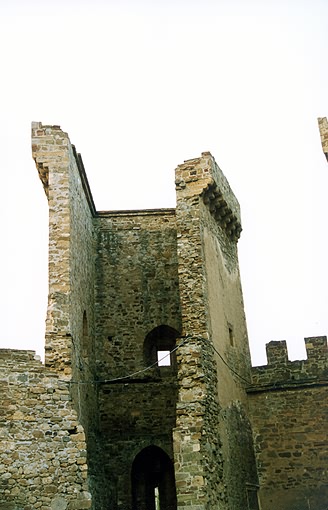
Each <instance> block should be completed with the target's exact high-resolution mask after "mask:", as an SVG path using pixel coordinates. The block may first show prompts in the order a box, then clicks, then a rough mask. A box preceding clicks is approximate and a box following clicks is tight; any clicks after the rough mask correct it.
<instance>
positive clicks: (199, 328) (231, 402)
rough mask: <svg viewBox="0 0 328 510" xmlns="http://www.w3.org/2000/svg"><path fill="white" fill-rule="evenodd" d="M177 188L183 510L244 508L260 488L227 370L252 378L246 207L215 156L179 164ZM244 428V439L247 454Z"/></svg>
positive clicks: (178, 442) (177, 437)
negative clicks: (243, 259) (251, 488)
mask: <svg viewBox="0 0 328 510" xmlns="http://www.w3.org/2000/svg"><path fill="white" fill-rule="evenodd" d="M176 190H177V208H176V216H177V238H178V257H179V288H180V299H181V309H182V324H183V331H182V334H183V338H186V339H187V341H186V343H185V345H183V346H182V348H181V349H179V351H178V353H177V358H178V381H179V400H178V404H177V424H176V428H175V430H174V448H175V472H176V481H177V493H178V508H179V509H184V508H186V509H187V508H188V510H189V509H190V508H192V509H197V510H203V509H204V510H205V509H206V510H207V509H208V510H210V509H211V510H212V509H213V508H220V509H222V510H223V509H228V508H229V509H230V508H234V510H244V509H245V507H246V505H247V500H246V498H247V495H246V484H247V483H253V484H254V483H255V484H256V483H257V476H256V469H255V458H254V450H253V444H252V435H251V428H250V424H249V421H248V419H247V413H246V412H245V409H244V407H245V403H246V394H245V390H244V389H243V387H242V385H241V382H240V380H239V379H238V378H236V377H235V376H234V375H232V372H231V371H230V370H229V369H228V367H227V363H229V364H231V366H232V368H233V365H234V366H235V369H236V370H237V369H238V371H239V372H240V374H241V375H242V376H243V377H244V378H245V380H246V381H247V378H248V379H249V370H250V356H249V350H248V344H247V333H246V324H245V317H244V315H243V312H242V311H241V310H240V309H241V303H242V294H241V286H240V281H239V271H238V257H237V248H236V242H237V239H238V237H239V234H240V232H241V224H240V211H239V204H238V202H237V200H236V198H235V197H234V195H233V193H232V191H231V189H230V187H229V185H228V183H227V181H226V179H225V177H224V176H223V174H222V172H221V170H220V169H219V167H218V166H217V164H216V163H215V161H214V158H213V157H212V156H211V154H210V153H203V154H202V156H201V157H200V158H196V159H193V160H188V161H186V162H185V163H184V164H182V165H179V167H178V168H177V170H176ZM229 326H230V327H231V331H230V332H229ZM232 330H233V332H232ZM232 333H233V336H234V337H235V342H236V343H235V347H234V348H233V346H232V345H231V343H232V338H231V336H232ZM216 351H217V352H219V353H220V355H221V356H222V358H223V361H222V359H221V358H220V357H219V356H218V355H217V352H216ZM238 429H240V430H243V433H244V441H243V444H242V448H240V444H241V443H240V439H241V438H240V437H238V432H237V430H238ZM241 450H243V451H241ZM237 459H238V461H237ZM241 460H242V462H243V464H241V462H240V461H241ZM234 462H235V463H234ZM232 463H233V464H232ZM230 466H231V467H230ZM234 481H235V482H236V483H234V484H232V482H234Z"/></svg>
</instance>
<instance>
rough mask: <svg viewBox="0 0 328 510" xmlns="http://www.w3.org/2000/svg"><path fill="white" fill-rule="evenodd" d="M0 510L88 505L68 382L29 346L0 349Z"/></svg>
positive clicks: (70, 509) (80, 433)
mask: <svg viewBox="0 0 328 510" xmlns="http://www.w3.org/2000/svg"><path fill="white" fill-rule="evenodd" d="M0 393H1V404H0V510H23V509H24V510H32V509H40V510H66V509H67V510H80V509H86V508H91V495H90V493H89V489H88V483H87V473H88V468H87V460H86V442H85V434H84V429H83V427H82V425H81V424H80V422H79V421H78V419H77V414H76V411H75V410H74V408H73V405H72V399H71V396H70V389H69V384H68V383H67V382H66V381H62V380H60V377H59V376H58V374H57V373H54V372H52V371H51V370H49V369H46V368H45V367H44V365H42V363H41V362H40V361H39V360H38V359H35V353H34V352H33V351H19V350H6V349H1V350H0Z"/></svg>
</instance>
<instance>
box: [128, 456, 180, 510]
mask: <svg viewBox="0 0 328 510" xmlns="http://www.w3.org/2000/svg"><path fill="white" fill-rule="evenodd" d="M131 481H132V508H133V510H177V499H176V490H175V478H174V468H173V463H172V461H171V459H170V457H169V456H168V455H167V454H166V453H165V452H164V451H163V450H162V449H161V448H158V447H157V446H147V448H144V449H143V450H141V452H139V453H138V455H137V456H136V457H135V459H134V461H133V464H132V471H131Z"/></svg>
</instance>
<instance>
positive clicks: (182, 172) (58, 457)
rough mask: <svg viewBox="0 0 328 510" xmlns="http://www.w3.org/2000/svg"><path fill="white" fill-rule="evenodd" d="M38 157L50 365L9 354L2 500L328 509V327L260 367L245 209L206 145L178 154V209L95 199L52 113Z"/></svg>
mask: <svg viewBox="0 0 328 510" xmlns="http://www.w3.org/2000/svg"><path fill="white" fill-rule="evenodd" d="M319 123H320V129H321V137H322V142H323V148H324V152H327V151H325V146H324V144H325V126H326V124H327V121H326V119H320V121H319ZM32 154H33V158H34V161H35V163H36V167H37V171H38V173H39V176H40V179H41V182H42V184H43V187H44V191H45V194H46V196H47V200H48V203H49V293H48V308H47V317H46V331H45V364H44V365H43V364H42V363H41V362H40V361H39V360H38V359H35V355H34V353H33V352H31V351H12V350H1V351H0V384H1V390H2V393H1V394H2V395H3V396H4V397H3V398H2V402H1V407H0V411H1V415H0V439H1V442H0V510H23V509H24V510H31V509H34V508H39V509H41V510H65V509H67V510H72V509H83V508H91V509H93V510H158V509H159V508H160V509H161V510H215V509H217V510H245V509H250V510H258V509H259V508H261V509H262V510H272V509H273V508H274V509H275V510H287V509H288V510H309V509H315V510H327V506H328V482H327V461H328V448H327V436H326V433H325V430H326V428H327V423H328V409H327V383H328V379H327V377H328V365H327V359H328V358H327V339H326V337H317V338H309V339H306V348H307V355H308V358H307V360H301V361H294V362H290V361H289V360H288V353H287V346H286V343H285V342H270V343H269V344H268V346H267V355H268V365H266V366H263V367H255V368H252V367H251V362H250V354H249V345H248V338H247V327H246V320H245V313H244V307H243V297H242V290H241V282H240V276H239V264H238V251H237V243H238V239H239V236H240V234H241V230H242V227H241V219H240V209H239V204H238V201H237V199H236V197H235V196H234V194H233V192H232V190H231V188H230V186H229V184H228V182H227V180H226V178H225V177H224V175H223V173H222V171H221V170H220V168H219V167H218V165H217V163H216V162H215V160H214V158H213V156H212V155H211V154H210V153H209V152H204V153H202V155H201V156H200V157H199V158H195V159H192V160H188V161H185V162H184V163H183V164H181V165H179V166H178V167H177V169H176V172H175V185H176V197H177V201H176V208H174V209H155V210H136V211H110V210H109V211H97V210H96V207H95V205H94V202H93V199H92V194H91V191H90V187H89V184H88V180H87V176H86V172H85V169H84V166H83V162H82V158H81V156H80V154H78V153H77V152H76V150H75V147H74V146H73V145H72V144H71V142H70V140H69V137H68V135H67V134H66V133H65V132H63V131H62V130H61V129H60V127H59V126H44V125H42V124H41V123H39V122H35V123H33V124H32Z"/></svg>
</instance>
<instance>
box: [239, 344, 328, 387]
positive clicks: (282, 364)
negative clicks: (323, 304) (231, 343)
mask: <svg viewBox="0 0 328 510" xmlns="http://www.w3.org/2000/svg"><path fill="white" fill-rule="evenodd" d="M305 348H306V353H307V359H306V360H297V361H289V359H288V351H287V344H286V341H285V340H282V341H272V342H269V343H268V344H267V345H266V353H267V360H268V364H267V365H263V366H259V367H253V368H252V385H251V387H250V388H249V389H248V391H249V392H254V391H255V392H256V391H265V390H268V389H280V388H288V387H295V386H309V385H313V384H327V383H328V350H327V337H326V336H318V337H309V338H305Z"/></svg>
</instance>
